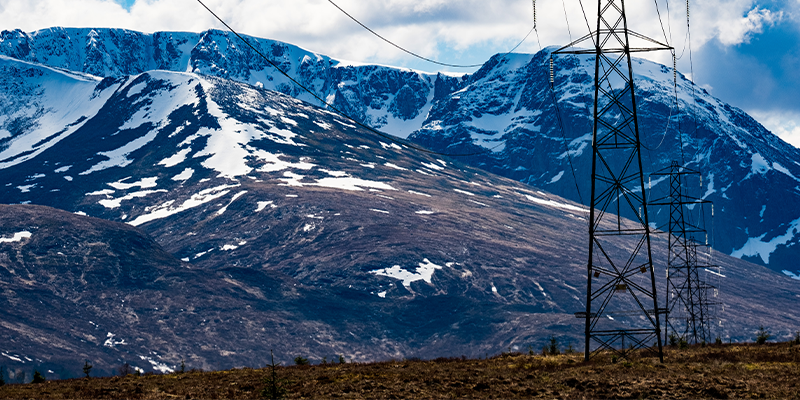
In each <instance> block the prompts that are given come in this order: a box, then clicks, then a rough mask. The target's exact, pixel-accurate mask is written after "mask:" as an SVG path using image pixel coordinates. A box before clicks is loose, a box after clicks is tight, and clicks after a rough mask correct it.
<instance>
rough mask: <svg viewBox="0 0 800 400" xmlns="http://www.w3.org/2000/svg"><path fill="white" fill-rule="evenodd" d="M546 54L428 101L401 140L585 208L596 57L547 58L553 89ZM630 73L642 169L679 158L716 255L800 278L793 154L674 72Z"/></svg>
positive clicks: (507, 62) (497, 65) (799, 165)
mask: <svg viewBox="0 0 800 400" xmlns="http://www.w3.org/2000/svg"><path fill="white" fill-rule="evenodd" d="M553 50H554V49H553V48H549V49H546V50H545V51H542V52H540V53H537V54H536V55H509V56H495V57H493V58H492V59H491V60H490V61H489V62H487V63H486V64H485V65H484V66H483V67H482V68H481V69H480V70H479V71H477V72H476V73H475V74H473V75H471V76H470V77H469V78H467V82H466V83H467V84H466V86H465V87H464V88H462V89H460V90H458V91H456V92H454V93H452V94H450V95H448V96H447V97H445V98H443V99H442V100H440V101H438V102H437V103H435V104H434V106H433V107H432V109H431V111H430V113H429V114H428V118H427V119H426V120H425V123H424V125H423V127H422V128H421V129H420V130H418V131H417V132H415V133H414V134H412V136H411V137H410V139H411V140H413V141H416V142H418V143H422V144H424V145H426V146H428V147H430V148H432V149H435V150H440V151H453V149H457V150H458V151H461V152H463V153H474V152H476V151H479V150H482V149H488V150H489V151H488V152H487V154H486V155H483V156H479V157H474V158H473V159H472V160H471V161H470V163H471V164H473V165H478V166H481V167H482V168H484V169H487V170H489V171H492V172H495V173H498V174H500V175H503V176H506V177H509V178H512V179H517V180H520V181H522V182H525V183H528V184H531V185H533V186H536V187H539V188H543V189H546V190H548V191H551V192H553V193H558V194H560V195H563V196H565V197H567V198H570V199H572V200H576V201H581V200H582V201H584V202H588V201H589V196H590V186H589V185H590V183H591V182H590V179H589V176H590V168H591V157H592V154H591V140H592V120H591V115H592V112H591V107H592V106H593V95H594V94H593V85H594V83H593V82H594V80H593V74H594V58H593V57H588V56H572V55H570V56H567V55H557V54H556V55H554V56H553V60H554V71H555V77H554V85H553V87H552V88H551V86H550V83H549V62H550V57H551V53H552V51H553ZM633 69H634V72H635V84H636V90H637V92H636V94H637V103H638V104H637V106H638V111H639V115H638V121H639V126H640V133H641V135H642V136H641V140H642V144H643V162H644V164H645V171H649V172H650V173H652V172H655V171H658V170H661V169H663V168H666V167H668V166H669V165H670V163H671V162H672V161H673V160H676V161H678V162H679V163H680V164H681V165H684V166H686V167H688V168H691V169H694V170H697V171H700V172H702V178H701V179H697V178H694V179H691V180H690V181H688V182H686V184H687V187H688V189H689V191H690V193H689V194H690V195H692V196H694V197H698V198H702V199H705V200H710V201H712V202H713V203H714V209H713V210H705V218H704V217H703V216H702V215H701V214H700V207H696V209H695V210H694V211H695V215H693V216H692V218H694V219H696V220H697V219H704V220H705V226H706V228H707V230H708V232H709V242H711V244H712V245H713V246H714V248H715V249H717V250H719V251H722V252H724V253H727V254H731V255H733V256H735V257H739V258H743V259H747V260H750V261H753V262H757V263H760V264H764V265H769V266H770V267H771V268H772V269H774V270H777V271H781V270H787V271H786V273H787V274H788V275H790V276H796V274H798V273H800V271H798V270H797V267H796V264H795V262H794V260H796V259H797V258H798V257H800V246H796V244H797V243H798V242H800V210H797V209H795V208H793V207H786V206H787V205H789V204H800V184H799V183H800V178H798V177H800V150H798V149H797V148H795V147H793V146H791V145H789V144H787V143H786V142H784V141H782V140H781V139H779V138H778V137H777V136H775V135H773V134H771V133H770V132H769V131H767V130H766V129H765V128H764V127H763V126H761V125H760V124H759V123H758V122H756V121H755V120H754V119H752V118H751V117H750V116H748V115H747V114H746V113H744V112H743V111H742V110H740V109H737V108H735V107H731V106H730V105H728V104H725V103H723V102H722V101H720V100H719V99H716V98H714V97H713V96H711V95H710V94H709V93H708V92H706V91H705V90H703V89H701V88H699V87H696V86H694V85H693V84H692V82H690V81H689V80H687V79H686V78H685V77H684V76H683V75H681V74H678V75H677V81H675V80H674V79H673V78H674V74H673V71H672V69H671V68H667V67H665V66H663V65H660V64H656V63H653V62H649V61H646V60H641V59H637V60H635V62H634V63H633ZM675 82H677V90H675V89H674V88H675V87H676V86H675ZM676 102H677V104H678V106H677V107H676V106H675V105H676ZM556 104H557V107H558V108H556ZM559 114H560V117H561V118H562V119H563V131H562V128H561V125H560V124H559V120H558V117H559ZM573 166H574V173H575V176H576V177H577V182H576V179H575V178H573V175H572V174H573V168H572V167H573ZM646 174H647V172H646ZM656 178H659V179H656ZM645 182H646V185H647V186H648V188H651V190H650V193H649V195H650V197H651V198H658V197H662V196H664V195H665V194H666V192H667V191H668V186H669V181H668V180H667V179H666V178H665V177H654V178H652V180H651V179H649V178H648V177H646V178H645ZM576 186H577V188H576ZM711 214H713V216H712V215H711ZM668 218H669V215H668V212H667V210H666V209H652V210H651V221H653V220H655V221H656V222H657V223H658V226H665V224H666V222H667V221H668Z"/></svg>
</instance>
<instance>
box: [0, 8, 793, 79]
mask: <svg viewBox="0 0 800 400" xmlns="http://www.w3.org/2000/svg"><path fill="white" fill-rule="evenodd" d="M335 1H336V3H337V4H339V5H340V6H341V7H342V8H343V9H345V10H347V11H348V12H349V13H350V14H351V15H353V16H354V17H356V18H358V19H360V20H361V21H362V22H364V23H365V24H367V25H368V26H370V27H371V28H373V29H375V30H376V31H377V32H378V33H380V34H381V35H382V36H384V37H386V38H388V39H390V40H392V41H394V42H396V43H397V44H399V45H400V46H403V47H406V48H408V49H409V50H411V51H413V52H417V53H419V54H422V55H424V56H426V57H432V58H437V57H442V58H451V59H442V60H441V61H445V62H453V60H452V59H458V60H457V61H455V62H456V63H476V64H478V63H482V62H483V61H485V58H486V57H488V56H489V55H491V54H493V53H499V52H503V51H506V50H508V49H510V48H511V47H513V46H514V45H515V44H516V43H517V42H519V40H520V39H521V38H522V37H523V36H524V35H525V33H527V32H528V31H529V29H530V27H531V24H532V20H533V16H532V3H531V2H527V1H520V0H493V1H483V0H387V1H382V2H377V1H361V0H335ZM204 3H205V4H206V5H208V6H209V7H210V8H211V9H212V10H214V11H215V12H216V13H217V14H218V15H219V16H220V17H222V18H223V19H224V20H226V21H227V22H228V23H229V24H230V25H231V26H232V27H233V28H234V29H236V30H237V31H239V32H241V33H246V34H249V35H253V36H258V37H265V38H271V39H276V40H281V41H285V42H289V43H293V44H296V45H299V46H301V47H305V48H307V49H309V50H312V51H317V52H321V53H324V54H326V55H330V56H332V57H334V58H339V59H346V60H353V61H364V62H376V63H383V64H394V65H400V66H416V67H419V66H423V67H424V68H425V69H427V70H430V71H434V70H440V69H441V68H439V67H438V66H435V65H431V64H425V63H422V62H418V61H416V60H414V59H412V58H411V57H410V56H408V55H406V54H405V53H403V52H401V51H400V50H398V49H396V48H394V47H392V46H390V45H388V44H386V43H384V42H382V41H381V40H380V39H378V38H376V37H374V36H372V35H371V34H369V33H368V32H366V31H365V30H364V29H362V28H361V27H360V26H358V25H356V24H355V23H354V22H353V21H351V20H350V19H349V18H347V17H346V16H345V15H343V14H342V13H340V12H339V11H338V10H337V9H336V8H334V6H333V5H331V4H329V3H328V2H327V1H324V0H292V1H291V2H289V1H272V2H264V1H258V0H240V1H236V2H231V1H228V0H204ZM658 4H659V7H660V12H661V15H662V19H661V21H662V23H663V26H664V29H663V30H662V24H661V23H659V19H658V14H657V13H656V10H655V7H654V5H653V3H647V2H628V3H627V4H626V6H627V7H628V9H627V12H628V15H629V26H630V27H631V29H633V30H635V31H637V32H640V33H642V34H645V35H647V36H650V37H653V38H655V39H657V40H660V41H665V40H670V41H673V42H675V43H678V44H680V43H682V42H683V41H684V40H685V37H686V29H685V28H686V24H685V12H686V11H685V8H684V7H682V3H677V4H678V5H681V6H677V7H676V4H672V8H671V9H670V13H669V15H668V13H667V11H666V10H667V4H666V3H665V2H664V0H659V1H658ZM753 4H754V0H705V1H699V2H698V3H696V4H695V3H692V7H693V10H692V18H693V21H692V38H693V40H694V43H693V45H694V46H696V47H699V46H701V45H702V44H703V43H705V42H706V41H708V40H711V39H712V38H714V37H719V39H720V41H721V42H722V43H725V44H737V43H741V42H743V41H747V40H748V39H749V38H750V37H751V36H752V35H753V34H755V33H758V32H760V31H761V30H762V29H763V27H764V26H765V25H768V24H772V23H774V22H775V21H777V20H778V19H780V18H781V15H782V14H781V13H780V12H772V11H770V10H768V9H762V8H758V7H755V8H754V6H753ZM583 5H584V6H586V7H587V8H586V9H585V14H584V12H582V10H581V8H580V3H579V2H578V1H575V0H564V2H561V1H541V0H539V1H538V2H537V19H538V28H539V29H538V32H539V38H540V39H541V41H542V43H541V47H545V46H547V45H558V44H566V43H568V42H569V41H570V37H571V38H572V39H577V38H578V37H580V36H582V35H584V34H586V33H587V32H588V30H589V27H588V26H587V23H586V21H587V19H588V22H589V24H588V25H591V26H594V18H595V15H596V13H597V11H596V8H595V7H596V4H593V3H592V2H587V1H584V2H583ZM565 9H566V11H565ZM565 14H566V17H565ZM584 15H585V16H586V18H584ZM630 16H635V18H632V17H630ZM0 20H2V21H14V24H15V25H14V26H4V27H2V29H13V28H21V29H23V30H25V31H33V30H37V29H44V28H49V27H51V26H67V27H119V28H127V29H133V30H138V31H142V32H155V31H162V30H181V31H195V32H198V31H202V30H205V29H208V28H211V27H214V28H220V29H223V28H224V27H223V26H222V24H220V23H219V22H217V21H216V20H215V19H214V18H213V17H212V16H211V15H210V14H209V13H208V12H207V11H206V10H205V9H204V8H203V7H202V6H201V5H200V3H198V2H197V1H196V0H137V1H136V2H135V3H134V4H133V6H132V7H131V8H130V11H127V10H125V9H124V8H123V7H122V6H121V5H119V4H117V3H116V2H114V1H112V0H0ZM567 20H568V21H569V30H568V29H567ZM570 32H571V35H570ZM664 33H666V36H668V37H669V39H665V37H664V36H665V34H664ZM676 47H680V46H677V45H676ZM539 48H540V44H539V43H537V42H536V36H535V35H531V37H530V38H529V39H528V41H527V42H526V43H525V44H523V45H522V46H521V47H520V48H519V49H518V51H520V52H536V51H538V50H539ZM640 55H643V56H646V57H649V58H651V59H653V60H654V61H659V62H663V63H666V64H670V63H671V61H670V60H669V57H670V56H669V54H668V53H667V52H655V53H645V54H640Z"/></svg>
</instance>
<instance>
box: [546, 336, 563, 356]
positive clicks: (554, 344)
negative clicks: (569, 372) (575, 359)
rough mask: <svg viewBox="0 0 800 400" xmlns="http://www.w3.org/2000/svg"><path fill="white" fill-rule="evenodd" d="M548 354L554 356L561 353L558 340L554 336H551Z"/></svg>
mask: <svg viewBox="0 0 800 400" xmlns="http://www.w3.org/2000/svg"><path fill="white" fill-rule="evenodd" d="M547 352H548V353H550V355H552V356H555V355H557V354H559V353H561V352H560V351H559V350H558V339H556V337H555V336H553V335H550V343H549V344H548V345H547Z"/></svg>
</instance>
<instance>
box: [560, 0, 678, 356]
mask: <svg viewBox="0 0 800 400" xmlns="http://www.w3.org/2000/svg"><path fill="white" fill-rule="evenodd" d="M597 10H598V11H597V29H596V30H595V31H594V32H591V33H590V34H588V35H586V36H584V37H582V38H580V39H578V40H576V41H574V42H572V43H570V44H568V45H567V46H564V47H562V48H561V49H559V50H557V51H556V52H555V54H586V55H594V57H595V60H594V61H595V71H594V77H595V79H594V89H595V93H594V127H593V132H592V153H593V155H592V197H591V209H590V217H589V260H588V263H587V266H588V281H587V286H586V311H585V312H582V313H576V316H578V317H579V318H583V319H585V321H586V325H585V336H586V341H585V349H584V357H585V358H586V359H587V360H588V359H589V358H590V357H591V356H592V355H593V354H596V353H597V352H600V351H604V350H610V351H612V352H614V353H615V354H616V355H617V356H621V357H625V356H626V355H627V354H628V352H629V351H632V350H637V349H648V350H650V351H652V352H653V353H654V354H656V355H657V356H658V357H659V359H661V360H662V361H663V350H662V342H661V326H660V322H659V314H660V313H661V312H662V311H663V310H661V309H659V308H658V299H657V296H656V285H655V275H654V271H653V257H652V253H651V251H650V224H649V221H648V216H647V203H646V201H645V193H644V190H645V188H644V177H643V171H642V157H641V142H640V139H639V138H640V136H639V123H638V120H637V114H636V97H635V90H634V89H635V88H634V81H633V69H632V65H631V53H632V52H643V51H652V50H671V49H672V48H671V47H670V46H668V45H665V44H663V43H659V42H657V41H655V40H653V39H649V38H647V37H645V36H644V35H641V34H638V33H636V32H633V31H631V30H629V29H628V21H627V17H626V16H625V2H624V1H623V0H598V7H597ZM586 41H591V43H592V48H591V49H581V48H579V47H578V45H579V44H581V43H583V42H586ZM631 41H634V42H637V45H635V46H632V45H631ZM638 44H641V45H638ZM623 237H634V238H635V239H634V240H633V241H631V242H628V241H625V240H622V238H623ZM630 243H633V244H634V245H633V246H632V247H631V246H629V244H630ZM626 342H627V346H628V347H626Z"/></svg>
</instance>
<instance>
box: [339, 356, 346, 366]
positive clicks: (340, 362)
mask: <svg viewBox="0 0 800 400" xmlns="http://www.w3.org/2000/svg"><path fill="white" fill-rule="evenodd" d="M344 363H345V361H344V355H343V354H340V355H339V364H344Z"/></svg>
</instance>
